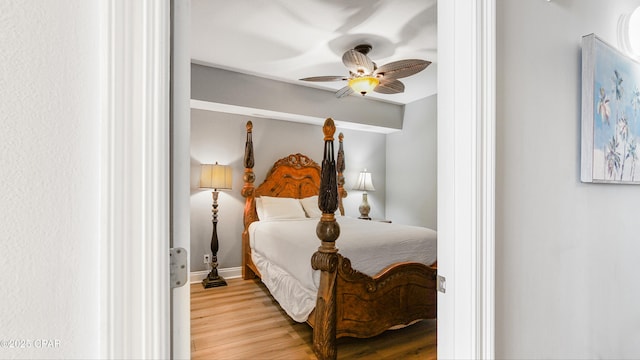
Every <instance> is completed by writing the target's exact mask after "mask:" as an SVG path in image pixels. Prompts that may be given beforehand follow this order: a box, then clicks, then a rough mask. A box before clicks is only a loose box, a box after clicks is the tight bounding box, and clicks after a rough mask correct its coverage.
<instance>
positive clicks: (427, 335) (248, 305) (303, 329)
mask: <svg viewBox="0 0 640 360" xmlns="http://www.w3.org/2000/svg"><path fill="white" fill-rule="evenodd" d="M227 283H228V286H225V287H218V288H211V289H204V288H203V287H202V285H201V284H192V285H191V356H192V358H193V359H222V360H227V359H229V360H233V359H243V360H244V359H316V357H315V355H314V354H313V342H312V336H313V330H312V329H311V327H310V326H309V325H308V324H306V323H297V322H295V321H293V320H292V319H291V318H290V317H289V316H287V314H286V313H285V312H284V310H282V308H280V306H279V305H278V303H277V302H276V301H275V300H274V299H273V297H272V296H271V295H270V294H269V291H268V290H267V289H266V288H265V287H264V285H263V284H262V283H261V282H260V281H259V280H241V279H230V280H227ZM436 329H437V323H436V320H426V321H421V322H419V323H417V324H414V325H412V326H408V327H406V328H403V329H399V330H392V331H387V332H385V333H383V334H381V335H379V336H376V337H374V338H370V339H353V338H342V339H338V358H339V359H421V360H422V359H436V358H437V350H436V349H437V345H436V343H437V341H436V338H437V337H436Z"/></svg>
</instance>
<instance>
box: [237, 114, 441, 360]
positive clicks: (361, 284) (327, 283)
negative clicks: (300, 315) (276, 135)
mask: <svg viewBox="0 0 640 360" xmlns="http://www.w3.org/2000/svg"><path fill="white" fill-rule="evenodd" d="M251 132H252V125H251V122H249V123H247V146H246V151H245V168H246V169H245V176H244V180H245V186H244V188H243V190H242V194H243V196H245V197H246V198H247V201H246V205H245V214H244V216H245V217H244V221H245V230H244V232H243V234H242V240H243V277H244V278H245V279H248V278H252V277H255V276H256V275H257V276H260V274H259V273H258V270H257V268H256V267H255V265H254V264H253V262H252V261H251V249H250V247H249V235H248V227H249V225H250V224H251V223H252V222H254V221H257V220H258V218H257V215H256V208H255V206H256V205H255V197H256V196H261V195H264V196H283V197H293V198H303V197H308V196H311V195H318V206H319V208H320V210H321V211H322V216H321V218H320V221H319V222H318V225H317V227H316V235H317V236H318V238H319V239H320V240H321V244H320V247H319V248H318V251H317V252H316V253H315V254H313V257H312V258H311V265H312V267H313V268H314V269H316V270H321V276H320V285H319V289H318V296H317V302H316V307H315V309H314V310H313V312H312V313H311V315H310V316H309V319H308V323H309V324H310V325H311V326H312V327H313V348H314V352H315V353H316V355H317V356H318V358H319V359H335V358H336V357H337V346H336V339H337V338H340V337H344V336H350V337H358V338H366V337H372V336H375V335H378V334H380V333H382V332H383V331H385V330H387V329H389V328H392V327H395V326H398V325H408V324H411V323H413V322H415V321H417V320H420V319H433V318H435V317H436V315H437V301H436V300H437V295H436V273H437V270H436V268H435V267H431V266H427V265H424V264H420V263H409V262H405V263H397V264H393V265H391V266H389V267H387V268H386V269H384V270H383V271H381V272H380V273H379V274H377V275H376V276H374V277H371V276H368V275H365V274H363V273H361V272H359V271H357V270H355V269H353V268H352V267H351V262H350V261H349V259H347V258H345V257H343V256H342V255H340V254H339V253H338V249H337V248H336V245H335V243H336V241H337V240H338V238H339V236H340V226H339V224H338V222H337V221H336V217H335V211H336V209H338V208H341V207H342V206H341V199H342V197H344V196H346V191H344V187H343V184H344V178H343V177H342V171H344V158H343V154H342V136H340V150H339V159H338V164H337V166H336V162H335V160H334V147H333V141H334V138H333V135H334V134H335V125H334V123H333V120H331V119H327V120H326V121H325V124H324V126H323V132H324V158H323V160H322V164H321V167H320V166H318V165H317V164H316V163H314V162H313V161H312V160H310V159H309V158H307V157H306V156H304V155H301V154H294V155H289V156H288V157H287V158H283V159H281V160H279V161H278V162H276V164H274V167H273V169H272V170H271V171H270V173H269V175H268V176H267V179H266V180H265V182H264V183H263V184H262V185H260V186H259V187H258V188H254V186H253V182H254V179H255V176H254V174H253V144H252V142H251ZM340 135H342V134H340ZM273 172H279V175H278V176H277V179H276V180H273V179H271V175H272V173H273ZM340 210H341V213H342V214H344V212H343V210H342V208H341V209H340Z"/></svg>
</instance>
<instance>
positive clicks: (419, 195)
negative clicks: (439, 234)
mask: <svg viewBox="0 0 640 360" xmlns="http://www.w3.org/2000/svg"><path fill="white" fill-rule="evenodd" d="M436 109H437V96H436V95H432V96H430V97H428V98H425V99H422V100H419V101H415V102H413V103H410V104H407V105H406V106H405V110H404V121H403V123H402V131H400V132H396V133H392V134H389V135H387V174H386V177H387V189H386V192H387V198H386V201H385V202H386V205H387V207H386V215H387V219H389V220H392V221H393V222H397V223H400V224H407V225H416V226H424V227H428V228H431V229H436V228H437V209H438V207H437V171H436V168H437V166H436V165H437V164H436V160H437V135H438V134H437V127H436V125H437V110H436Z"/></svg>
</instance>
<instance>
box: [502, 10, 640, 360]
mask: <svg viewBox="0 0 640 360" xmlns="http://www.w3.org/2000/svg"><path fill="white" fill-rule="evenodd" d="M631 5H635V6H637V5H640V2H639V1H637V0H635V1H630V0H609V1H601V0H583V1H570V0H565V1H561V0H553V1H551V2H546V1H542V0H523V1H511V0H498V1H497V10H498V24H497V33H498V39H497V69H498V79H497V112H498V117H497V176H496V178H497V196H496V218H497V224H496V355H497V357H498V358H508V359H517V358H520V359H525V358H526V359H531V358H563V359H569V358H572V359H579V358H609V359H613V358H615V359H622V358H638V357H639V356H640V341H639V339H640V326H639V324H640V306H638V304H639V303H640V281H639V280H638V279H639V277H638V254H640V235H639V234H640V221H639V218H638V215H639V214H640V207H639V204H640V187H638V186H623V185H602V184H600V185H598V184H583V183H581V182H580V181H579V179H580V171H579V170H580V169H579V166H580V106H581V101H580V89H581V78H580V69H581V63H580V54H581V51H580V40H581V37H582V35H586V34H589V33H596V34H597V35H599V36H600V37H602V38H603V39H604V40H605V41H607V42H609V43H611V44H616V43H617V40H616V36H615V35H616V26H617V21H618V18H619V16H620V15H621V14H622V13H623V12H625V11H628V10H629V9H630V8H631ZM630 90H631V89H629V91H630Z"/></svg>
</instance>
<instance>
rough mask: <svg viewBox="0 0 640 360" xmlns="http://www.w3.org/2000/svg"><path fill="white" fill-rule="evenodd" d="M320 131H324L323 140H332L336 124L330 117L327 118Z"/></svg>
mask: <svg viewBox="0 0 640 360" xmlns="http://www.w3.org/2000/svg"><path fill="white" fill-rule="evenodd" d="M322 132H324V141H327V140H330V141H333V134H335V133H336V124H335V123H334V122H333V119H332V118H327V119H326V120H325V121H324V125H323V126H322Z"/></svg>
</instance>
